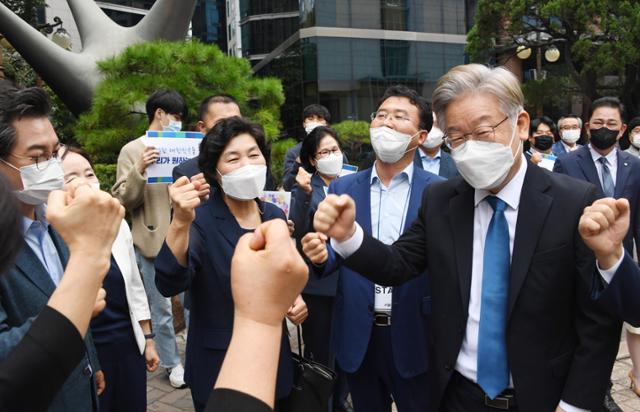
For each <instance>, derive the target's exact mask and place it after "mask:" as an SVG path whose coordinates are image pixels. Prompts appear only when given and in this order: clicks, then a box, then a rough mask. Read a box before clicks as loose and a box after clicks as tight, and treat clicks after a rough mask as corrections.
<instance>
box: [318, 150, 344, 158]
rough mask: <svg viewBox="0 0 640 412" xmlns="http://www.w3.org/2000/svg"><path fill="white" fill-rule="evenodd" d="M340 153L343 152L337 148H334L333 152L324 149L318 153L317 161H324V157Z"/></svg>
mask: <svg viewBox="0 0 640 412" xmlns="http://www.w3.org/2000/svg"><path fill="white" fill-rule="evenodd" d="M338 153H341V152H340V149H339V148H337V147H334V148H333V149H331V150H329V149H324V150H321V151H319V152H318V153H316V159H322V158H323V157H327V156H329V155H332V154H338Z"/></svg>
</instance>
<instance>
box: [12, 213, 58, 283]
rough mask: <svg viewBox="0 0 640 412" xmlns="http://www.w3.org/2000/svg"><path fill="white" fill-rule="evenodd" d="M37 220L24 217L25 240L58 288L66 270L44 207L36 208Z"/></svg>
mask: <svg viewBox="0 0 640 412" xmlns="http://www.w3.org/2000/svg"><path fill="white" fill-rule="evenodd" d="M35 218H36V220H33V219H30V218H28V217H26V216H23V217H22V228H23V234H24V240H25V242H27V245H29V247H30V248H31V250H33V252H34V253H35V254H36V256H37V257H38V259H39V260H40V263H42V266H44V268H45V269H46V270H47V273H48V274H49V276H51V280H52V281H53V283H54V284H55V285H56V286H58V284H59V283H60V279H61V278H62V274H63V273H64V269H63V268H62V262H60V256H58V250H57V249H56V246H55V245H54V244H53V240H52V239H51V235H50V234H49V222H48V221H47V218H46V216H45V207H44V205H39V206H36V208H35Z"/></svg>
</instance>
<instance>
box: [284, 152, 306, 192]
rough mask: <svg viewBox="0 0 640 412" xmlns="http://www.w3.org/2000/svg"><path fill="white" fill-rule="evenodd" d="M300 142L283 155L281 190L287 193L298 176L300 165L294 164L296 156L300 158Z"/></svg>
mask: <svg viewBox="0 0 640 412" xmlns="http://www.w3.org/2000/svg"><path fill="white" fill-rule="evenodd" d="M301 147H302V142H300V143H298V144H296V145H295V146H293V147H290V148H289V150H287V152H286V153H285V155H284V168H283V170H282V188H283V189H284V190H286V191H287V192H289V191H291V189H293V185H295V184H296V175H297V174H298V168H299V167H300V163H298V162H296V159H297V158H298V156H300V148H301Z"/></svg>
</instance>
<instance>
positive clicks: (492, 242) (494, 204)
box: [478, 196, 511, 399]
mask: <svg viewBox="0 0 640 412" xmlns="http://www.w3.org/2000/svg"><path fill="white" fill-rule="evenodd" d="M486 200H487V202H489V204H490V205H491V208H492V209H493V216H492V217H491V223H489V230H488V231H487V238H486V240H485V243H484V264H483V267H482V302H481V307H480V333H479V336H478V385H480V387H481V388H482V389H483V390H484V391H485V393H486V394H487V395H488V396H489V397H490V398H491V399H495V397H496V396H498V395H500V393H502V391H503V390H505V389H506V388H507V387H508V386H509V364H508V360H507V339H506V326H507V301H508V297H509V266H510V261H511V259H510V253H509V225H508V224H507V219H506V218H505V217H504V209H505V207H506V204H505V203H504V201H502V200H500V199H498V198H497V197H495V196H489V197H487V199H486Z"/></svg>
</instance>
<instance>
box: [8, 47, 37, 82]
mask: <svg viewBox="0 0 640 412" xmlns="http://www.w3.org/2000/svg"><path fill="white" fill-rule="evenodd" d="M0 52H2V56H3V58H4V63H3V67H4V74H5V76H6V77H7V79H10V80H11V81H13V82H14V83H15V84H16V85H19V86H22V87H30V86H35V85H36V77H37V75H36V72H35V71H34V70H33V69H32V68H31V66H29V64H28V63H27V62H26V61H25V60H24V59H23V58H22V56H20V53H18V52H17V51H15V50H14V49H10V48H4V47H2V46H1V45H0Z"/></svg>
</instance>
